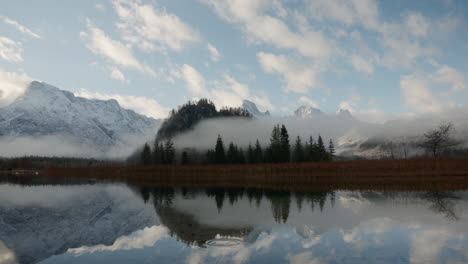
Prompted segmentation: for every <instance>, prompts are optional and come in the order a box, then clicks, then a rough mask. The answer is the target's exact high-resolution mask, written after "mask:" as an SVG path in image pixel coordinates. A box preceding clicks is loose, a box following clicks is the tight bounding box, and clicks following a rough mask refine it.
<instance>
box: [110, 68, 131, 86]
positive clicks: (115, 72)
mask: <svg viewBox="0 0 468 264" xmlns="http://www.w3.org/2000/svg"><path fill="white" fill-rule="evenodd" d="M110 71H111V78H112V79H114V80H117V81H121V82H123V83H126V82H128V81H127V79H125V75H124V74H123V73H122V72H121V71H120V70H119V69H117V68H111V69H110Z"/></svg>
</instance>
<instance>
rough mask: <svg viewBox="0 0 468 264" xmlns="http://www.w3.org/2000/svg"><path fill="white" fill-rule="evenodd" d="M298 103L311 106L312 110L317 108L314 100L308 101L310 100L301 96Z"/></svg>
mask: <svg viewBox="0 0 468 264" xmlns="http://www.w3.org/2000/svg"><path fill="white" fill-rule="evenodd" d="M299 102H301V103H303V104H307V105H309V106H312V107H314V108H317V107H318V104H317V102H316V101H315V100H313V99H310V98H309V97H307V96H301V97H300V98H299Z"/></svg>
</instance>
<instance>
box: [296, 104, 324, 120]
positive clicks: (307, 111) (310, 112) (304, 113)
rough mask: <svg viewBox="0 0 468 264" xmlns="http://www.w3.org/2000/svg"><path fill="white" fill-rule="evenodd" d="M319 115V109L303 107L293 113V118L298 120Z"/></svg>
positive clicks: (320, 112)
mask: <svg viewBox="0 0 468 264" xmlns="http://www.w3.org/2000/svg"><path fill="white" fill-rule="evenodd" d="M321 114H323V113H322V111H321V110H320V109H318V108H314V107H311V106H305V105H303V106H301V107H299V108H298V109H297V110H296V111H294V113H293V116H295V117H298V118H309V117H313V116H317V115H321Z"/></svg>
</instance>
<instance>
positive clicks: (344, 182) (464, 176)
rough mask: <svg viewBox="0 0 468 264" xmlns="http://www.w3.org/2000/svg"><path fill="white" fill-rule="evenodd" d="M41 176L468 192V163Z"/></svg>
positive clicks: (166, 168)
mask: <svg viewBox="0 0 468 264" xmlns="http://www.w3.org/2000/svg"><path fill="white" fill-rule="evenodd" d="M41 174H43V175H47V176H48V177H53V178H74V179H93V180H111V181H117V182H123V183H129V184H139V185H148V186H161V187H164V186H167V187H169V186H171V187H234V188H237V187H252V188H270V189H271V188H273V189H300V190H309V189H310V190H318V189H351V190H353V189H356V190H358V189H359V190H360V189H382V190H387V189H388V190H429V189H430V190H439V189H440V190H456V189H468V159H438V160H434V159H410V160H370V161H343V162H323V163H283V164H250V165H245V164H242V165H150V166H124V167H102V168H47V169H44V170H41Z"/></svg>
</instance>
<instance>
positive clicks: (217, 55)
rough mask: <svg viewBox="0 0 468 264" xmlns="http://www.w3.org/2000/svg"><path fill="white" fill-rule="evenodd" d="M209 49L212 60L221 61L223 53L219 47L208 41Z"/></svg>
mask: <svg viewBox="0 0 468 264" xmlns="http://www.w3.org/2000/svg"><path fill="white" fill-rule="evenodd" d="M208 50H209V51H210V56H211V60H212V61H219V58H220V57H221V54H220V53H219V51H218V49H217V48H216V47H215V46H213V45H211V44H210V43H208Z"/></svg>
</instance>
